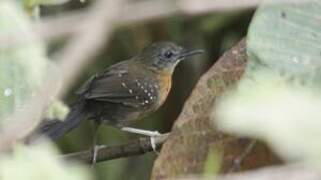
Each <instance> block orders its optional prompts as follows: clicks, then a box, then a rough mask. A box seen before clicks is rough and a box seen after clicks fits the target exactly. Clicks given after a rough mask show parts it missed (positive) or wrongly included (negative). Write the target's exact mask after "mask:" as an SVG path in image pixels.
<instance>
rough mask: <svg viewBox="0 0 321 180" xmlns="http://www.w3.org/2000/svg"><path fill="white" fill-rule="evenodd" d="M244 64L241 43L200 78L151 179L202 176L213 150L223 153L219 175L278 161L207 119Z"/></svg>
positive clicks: (164, 147)
mask: <svg viewBox="0 0 321 180" xmlns="http://www.w3.org/2000/svg"><path fill="white" fill-rule="evenodd" d="M246 64H247V58H246V44H245V40H242V41H240V42H239V43H238V44H237V45H236V46H235V47H233V48H232V49H231V50H229V51H228V52H226V53H225V54H224V55H223V56H222V57H221V58H220V59H219V60H218V61H217V62H216V63H215V65H214V66H213V67H212V68H211V69H210V70H209V71H208V72H207V73H206V74H204V75H203V76H202V78H201V79H200V80H199V82H198V84H197V86H196V88H195V89H194V90H193V92H192V94H191V96H190V97H189V99H188V100H187V102H186V103H185V105H184V108H183V111H182V113H181V114H180V116H179V118H178V119H177V121H176V122H175V124H174V127H173V129H172V133H171V135H170V137H169V139H168V140H167V141H166V143H165V144H164V145H163V148H162V151H161V153H160V155H159V157H158V158H157V160H156V161H155V164H154V168H153V171H152V176H151V179H164V178H173V177H178V176H186V175H188V174H202V172H203V167H204V162H205V161H206V159H207V156H208V153H209V152H210V151H211V150H212V149H213V148H217V149H218V150H221V151H222V152H223V157H222V164H221V172H222V173H226V172H230V171H236V170H245V169H251V168H257V167H261V166H265V165H270V164H276V163H278V162H280V161H279V160H278V158H277V157H276V156H275V155H274V154H273V153H272V152H271V151H270V150H269V149H268V148H267V147H266V146H265V145H263V144H260V143H255V144H254V146H253V148H250V149H249V147H250V145H251V144H253V143H252V142H253V140H249V139H244V138H236V137H233V136H229V135H225V134H223V133H222V132H220V131H218V130H217V128H215V125H214V124H213V120H210V114H211V111H212V109H213V105H214V103H215V99H216V98H217V97H219V96H220V95H222V93H224V92H225V91H226V89H227V88H231V87H233V85H235V84H236V82H237V81H238V80H239V79H240V77H241V76H242V74H243V73H244V70H245V67H246ZM237 161H240V163H239V164H238V163H237Z"/></svg>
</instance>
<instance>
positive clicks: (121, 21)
mask: <svg viewBox="0 0 321 180" xmlns="http://www.w3.org/2000/svg"><path fill="white" fill-rule="evenodd" d="M262 1H263V0H237V1H232V0H230V1H227V0H215V1H213V0H202V1H200V0H176V1H173V0H157V1H142V2H136V3H130V4H128V3H127V4H124V6H123V7H122V8H123V9H122V11H123V12H124V13H121V14H120V16H119V17H117V23H118V25H127V24H129V23H136V22H142V21H148V20H152V19H157V18H164V17H168V16H172V15H175V14H187V15H199V14H204V13H208V12H214V11H227V10H237V9H246V8H254V7H256V6H258V5H259V4H261V3H262ZM307 1H309V0H280V1H279V3H281V2H288V3H304V2H307ZM104 8H108V7H107V6H105V7H104ZM106 12H108V11H106ZM88 14H90V12H89V11H84V10H79V11H76V12H72V13H66V14H64V15H60V16H58V17H57V16H56V17H47V18H44V19H42V21H41V22H37V23H35V24H34V29H35V31H36V32H37V33H38V35H39V36H40V37H41V38H43V39H45V40H48V39H52V38H57V37H60V36H64V35H70V34H74V33H76V32H78V31H79V30H80V29H84V28H86V27H87V28H88V26H87V24H86V23H83V20H84V19H86V17H87V16H88ZM32 40H34V39H30V38H29V39H28V38H27V39H26V38H25V37H21V36H19V34H0V42H1V43H0V47H7V46H11V45H14V44H16V43H23V42H26V41H32Z"/></svg>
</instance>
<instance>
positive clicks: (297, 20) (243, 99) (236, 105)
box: [213, 0, 321, 166]
mask: <svg viewBox="0 0 321 180" xmlns="http://www.w3.org/2000/svg"><path fill="white" fill-rule="evenodd" d="M273 2H275V1H273ZM320 9H321V1H319V0H314V1H304V2H303V1H302V2H300V3H297V4H280V3H274V4H272V3H269V4H264V5H262V6H261V7H260V8H259V9H258V10H257V12H256V13H255V16H254V18H253V21H252V22H251V25H250V29H249V32H248V38H247V52H248V57H249V64H248V66H247V69H246V72H245V75H244V76H243V78H242V80H241V81H240V82H239V85H238V87H237V88H236V90H235V91H230V92H228V93H227V94H226V95H225V96H224V97H223V98H222V99H221V101H220V102H219V103H218V104H217V108H216V109H215V114H213V116H216V119H217V124H218V126H219V127H220V128H222V129H223V130H225V131H228V132H231V133H236V134H238V135H241V136H250V137H254V138H260V139H263V140H265V141H266V142H268V143H269V144H270V145H271V147H273V148H274V150H275V151H276V152H277V153H279V155H280V156H281V157H283V158H284V159H286V160H299V161H303V162H308V163H311V164H315V163H316V164H317V165H318V166H319V165H320V163H321V142H320V137H321V121H320V119H321V111H320V109H321V93H320V92H321V91H320V90H321V23H320V17H321V11H320Z"/></svg>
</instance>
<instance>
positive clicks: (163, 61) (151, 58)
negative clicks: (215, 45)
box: [136, 42, 204, 71]
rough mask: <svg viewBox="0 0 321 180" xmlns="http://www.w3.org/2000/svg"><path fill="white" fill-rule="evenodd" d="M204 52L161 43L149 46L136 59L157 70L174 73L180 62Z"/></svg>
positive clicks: (169, 43)
mask: <svg viewBox="0 0 321 180" xmlns="http://www.w3.org/2000/svg"><path fill="white" fill-rule="evenodd" d="M203 52H204V51H203V50H185V49H184V48H182V47H180V46H178V45H176V44H174V43H171V42H160V43H153V44H151V45H149V46H147V47H146V48H145V49H143V51H142V52H141V53H140V54H139V55H138V56H137V57H136V59H137V60H138V61H141V62H143V63H144V64H145V65H147V66H148V67H151V68H152V69H155V70H166V71H173V70H174V68H175V67H176V65H177V64H178V63H179V62H180V61H182V60H184V59H186V58H187V57H189V56H192V55H196V54H201V53H203Z"/></svg>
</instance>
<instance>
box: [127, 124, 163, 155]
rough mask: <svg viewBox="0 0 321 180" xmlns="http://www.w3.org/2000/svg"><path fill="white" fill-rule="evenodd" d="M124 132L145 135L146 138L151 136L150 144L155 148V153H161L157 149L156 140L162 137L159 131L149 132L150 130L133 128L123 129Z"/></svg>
mask: <svg viewBox="0 0 321 180" xmlns="http://www.w3.org/2000/svg"><path fill="white" fill-rule="evenodd" d="M122 130H123V131H126V132H130V133H135V134H141V135H145V136H149V137H150V144H151V146H152V148H153V151H154V152H155V153H157V154H158V153H159V152H158V151H157V147H156V140H155V137H157V136H160V135H162V134H161V133H159V132H158V131H148V130H143V129H136V128H131V127H123V128H122Z"/></svg>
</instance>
